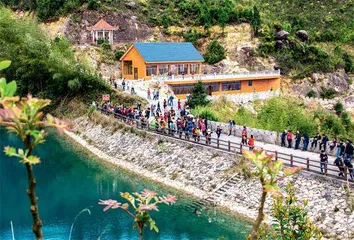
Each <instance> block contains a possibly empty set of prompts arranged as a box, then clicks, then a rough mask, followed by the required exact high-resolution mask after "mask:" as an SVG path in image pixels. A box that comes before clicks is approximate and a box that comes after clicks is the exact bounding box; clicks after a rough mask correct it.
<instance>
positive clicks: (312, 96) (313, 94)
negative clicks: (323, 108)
mask: <svg viewBox="0 0 354 240" xmlns="http://www.w3.org/2000/svg"><path fill="white" fill-rule="evenodd" d="M306 96H307V97H309V98H315V97H317V93H316V92H315V91H314V90H310V91H309V92H308V93H307V94H306Z"/></svg>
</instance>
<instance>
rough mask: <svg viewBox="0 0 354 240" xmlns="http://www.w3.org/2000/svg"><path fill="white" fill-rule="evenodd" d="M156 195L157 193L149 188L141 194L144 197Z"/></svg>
mask: <svg viewBox="0 0 354 240" xmlns="http://www.w3.org/2000/svg"><path fill="white" fill-rule="evenodd" d="M155 195H156V193H155V192H154V191H151V190H149V189H144V191H142V192H141V196H143V197H144V198H148V197H154V196H155Z"/></svg>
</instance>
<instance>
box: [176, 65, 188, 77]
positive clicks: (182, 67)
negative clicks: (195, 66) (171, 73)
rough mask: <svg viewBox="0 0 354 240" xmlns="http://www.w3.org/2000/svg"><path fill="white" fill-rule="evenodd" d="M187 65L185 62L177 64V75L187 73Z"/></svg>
mask: <svg viewBox="0 0 354 240" xmlns="http://www.w3.org/2000/svg"><path fill="white" fill-rule="evenodd" d="M187 72H188V65H187V64H178V75H182V74H187Z"/></svg>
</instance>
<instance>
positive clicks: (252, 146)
mask: <svg viewBox="0 0 354 240" xmlns="http://www.w3.org/2000/svg"><path fill="white" fill-rule="evenodd" d="M254 141H255V139H254V137H253V135H252V134H251V137H250V138H249V139H248V146H249V150H250V151H253V149H254Z"/></svg>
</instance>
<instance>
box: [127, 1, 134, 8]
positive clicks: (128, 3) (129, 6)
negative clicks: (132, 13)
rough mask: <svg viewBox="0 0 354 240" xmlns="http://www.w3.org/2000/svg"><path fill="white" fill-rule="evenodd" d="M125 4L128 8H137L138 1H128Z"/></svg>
mask: <svg viewBox="0 0 354 240" xmlns="http://www.w3.org/2000/svg"><path fill="white" fill-rule="evenodd" d="M125 6H126V7H127V8H131V9H135V8H136V3H135V2H133V1H131V2H127V3H125Z"/></svg>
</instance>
